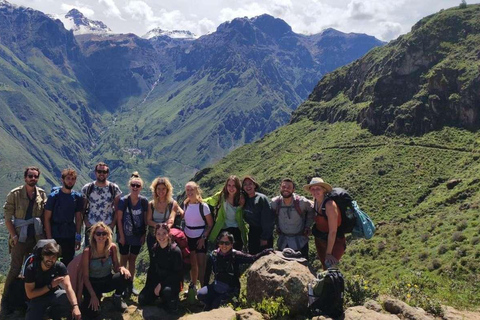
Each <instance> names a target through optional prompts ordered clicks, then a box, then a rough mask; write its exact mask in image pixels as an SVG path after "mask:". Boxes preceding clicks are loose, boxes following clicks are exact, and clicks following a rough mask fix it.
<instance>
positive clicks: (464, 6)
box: [458, 0, 467, 9]
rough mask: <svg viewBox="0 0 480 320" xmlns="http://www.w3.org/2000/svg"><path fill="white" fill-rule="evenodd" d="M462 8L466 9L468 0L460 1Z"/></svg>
mask: <svg viewBox="0 0 480 320" xmlns="http://www.w3.org/2000/svg"><path fill="white" fill-rule="evenodd" d="M458 7H459V8H460V9H465V8H466V7H467V1H466V0H462V1H461V2H460V5H459V6H458Z"/></svg>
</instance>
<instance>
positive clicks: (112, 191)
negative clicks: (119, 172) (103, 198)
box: [108, 182, 117, 201]
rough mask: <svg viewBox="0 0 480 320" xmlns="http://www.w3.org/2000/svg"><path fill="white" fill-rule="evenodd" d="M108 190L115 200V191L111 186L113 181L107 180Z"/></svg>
mask: <svg viewBox="0 0 480 320" xmlns="http://www.w3.org/2000/svg"><path fill="white" fill-rule="evenodd" d="M108 192H110V194H111V195H112V198H113V201H115V197H116V196H117V194H116V193H115V188H114V187H113V183H111V182H108Z"/></svg>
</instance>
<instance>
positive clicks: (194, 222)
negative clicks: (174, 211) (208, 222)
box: [184, 203, 210, 238]
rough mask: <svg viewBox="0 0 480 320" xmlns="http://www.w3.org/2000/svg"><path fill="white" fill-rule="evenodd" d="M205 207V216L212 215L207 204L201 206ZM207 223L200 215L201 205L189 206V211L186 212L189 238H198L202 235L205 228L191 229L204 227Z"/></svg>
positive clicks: (186, 228)
mask: <svg viewBox="0 0 480 320" xmlns="http://www.w3.org/2000/svg"><path fill="white" fill-rule="evenodd" d="M201 205H202V206H203V214H204V215H205V216H207V215H209V214H210V209H209V208H208V205H207V204H206V203H202V204H201ZM204 226H205V221H203V218H202V215H201V214H200V204H199V203H195V204H189V205H188V206H187V210H185V230H184V231H185V235H186V236H187V237H189V238H198V237H200V236H201V235H202V233H203V230H204V228H199V229H190V228H189V227H204Z"/></svg>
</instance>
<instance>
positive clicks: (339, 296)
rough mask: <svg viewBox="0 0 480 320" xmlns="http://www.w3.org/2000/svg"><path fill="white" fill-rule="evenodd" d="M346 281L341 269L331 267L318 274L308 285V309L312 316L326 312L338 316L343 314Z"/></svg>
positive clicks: (333, 316)
mask: <svg viewBox="0 0 480 320" xmlns="http://www.w3.org/2000/svg"><path fill="white" fill-rule="evenodd" d="M344 291H345V281H344V278H343V274H342V273H341V272H340V270H338V269H335V268H330V269H328V270H326V271H323V272H321V273H319V274H317V278H316V279H315V281H313V283H309V285H308V295H309V297H308V298H309V299H308V309H309V311H310V313H311V314H312V316H315V315H319V314H326V315H328V316H329V317H332V318H337V317H340V316H341V315H342V314H343V295H344Z"/></svg>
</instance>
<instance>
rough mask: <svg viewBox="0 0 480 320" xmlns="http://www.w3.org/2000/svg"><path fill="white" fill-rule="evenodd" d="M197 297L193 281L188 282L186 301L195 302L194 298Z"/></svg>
mask: <svg viewBox="0 0 480 320" xmlns="http://www.w3.org/2000/svg"><path fill="white" fill-rule="evenodd" d="M196 298H197V288H196V287H195V285H194V284H193V283H190V285H189V286H188V293H187V301H188V303H191V304H193V303H195V299H196Z"/></svg>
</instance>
